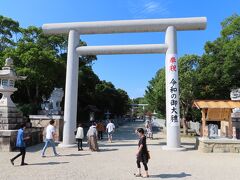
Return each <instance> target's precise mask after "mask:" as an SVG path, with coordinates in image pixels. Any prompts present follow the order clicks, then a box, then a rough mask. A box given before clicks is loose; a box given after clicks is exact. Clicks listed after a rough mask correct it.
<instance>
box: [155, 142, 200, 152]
mask: <svg viewBox="0 0 240 180" xmlns="http://www.w3.org/2000/svg"><path fill="white" fill-rule="evenodd" d="M159 144H160V145H161V146H166V145H167V143H166V142H160V143H159ZM195 144H196V143H185V142H183V143H181V145H182V146H183V147H184V148H186V151H196V150H197V149H196V148H195Z"/></svg>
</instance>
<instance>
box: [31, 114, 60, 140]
mask: <svg viewBox="0 0 240 180" xmlns="http://www.w3.org/2000/svg"><path fill="white" fill-rule="evenodd" d="M29 118H30V121H31V124H32V127H42V128H43V139H44V138H45V137H44V136H45V135H46V127H47V126H48V125H49V121H50V120H52V119H53V120H54V121H55V124H54V126H55V128H56V141H62V138H63V116H61V115H49V116H47V115H30V116H29Z"/></svg>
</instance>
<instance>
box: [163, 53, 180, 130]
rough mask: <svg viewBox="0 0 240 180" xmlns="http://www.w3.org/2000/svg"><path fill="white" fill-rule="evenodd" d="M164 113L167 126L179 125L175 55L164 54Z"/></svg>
mask: <svg viewBox="0 0 240 180" xmlns="http://www.w3.org/2000/svg"><path fill="white" fill-rule="evenodd" d="M166 56H167V57H166V61H167V62H166V98H167V101H166V103H167V104H166V112H167V113H166V114H167V123H168V125H169V126H180V120H179V115H180V114H179V84H178V65H177V55H176V54H167V55H166Z"/></svg>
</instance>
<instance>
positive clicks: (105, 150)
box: [99, 148, 119, 152]
mask: <svg viewBox="0 0 240 180" xmlns="http://www.w3.org/2000/svg"><path fill="white" fill-rule="evenodd" d="M117 150H119V149H101V148H100V149H99V152H108V151H117Z"/></svg>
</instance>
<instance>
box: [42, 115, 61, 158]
mask: <svg viewBox="0 0 240 180" xmlns="http://www.w3.org/2000/svg"><path fill="white" fill-rule="evenodd" d="M54 123H55V121H54V120H50V122H49V125H48V126H47V128H46V139H45V145H44V147H43V149H42V153H41V156H42V157H46V156H45V151H46V149H47V147H48V144H50V145H51V146H52V148H53V153H54V155H55V156H59V154H58V153H57V151H56V147H55V142H54V138H55V136H56V130H55V127H54V126H53V125H54Z"/></svg>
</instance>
